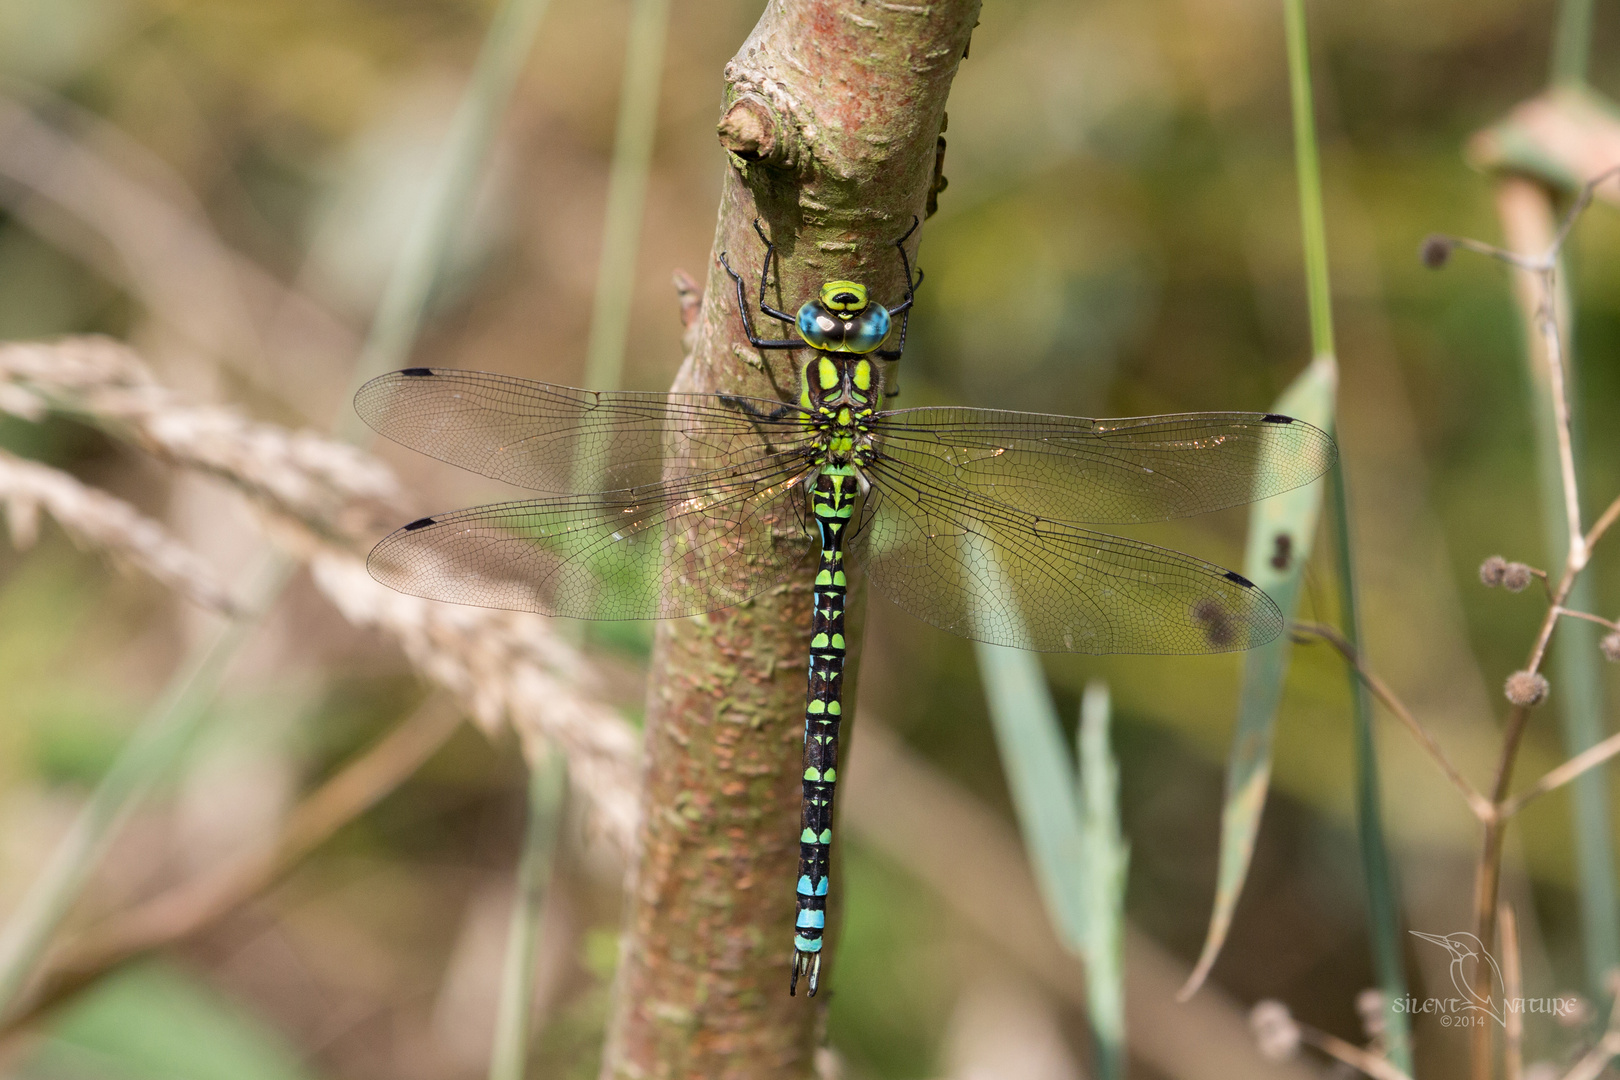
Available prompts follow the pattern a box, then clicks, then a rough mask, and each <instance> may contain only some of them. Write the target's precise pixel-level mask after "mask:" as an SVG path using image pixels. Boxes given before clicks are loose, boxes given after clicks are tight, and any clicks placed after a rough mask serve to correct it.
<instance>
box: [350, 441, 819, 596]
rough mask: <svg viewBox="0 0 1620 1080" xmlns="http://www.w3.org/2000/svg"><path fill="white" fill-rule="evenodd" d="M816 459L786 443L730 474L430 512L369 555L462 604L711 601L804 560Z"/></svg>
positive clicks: (389, 575)
mask: <svg viewBox="0 0 1620 1080" xmlns="http://www.w3.org/2000/svg"><path fill="white" fill-rule="evenodd" d="M806 468H807V467H806V465H805V463H804V460H803V458H802V457H801V456H800V455H796V454H795V455H776V456H774V457H772V458H769V459H767V460H764V461H759V462H753V463H751V464H750V465H749V466H747V467H746V468H743V469H739V470H737V471H734V472H732V473H731V474H730V475H720V474H716V473H710V474H705V475H703V476H698V477H690V478H684V479H677V480H670V481H666V482H663V483H659V484H651V485H646V486H643V487H639V488H630V489H626V490H622V491H610V492H607V493H605V494H598V495H590V496H564V497H559V498H554V499H538V500H533V501H528V502H514V503H504V504H501V505H497V506H482V507H476V508H474V509H471V510H460V511H457V512H455V513H450V514H442V515H438V516H435V517H431V518H423V519H422V520H421V521H415V522H412V523H411V524H409V525H407V526H405V527H404V528H403V529H400V530H398V531H397V532H395V533H393V534H392V535H390V536H388V537H386V538H385V539H384V540H383V541H382V542H381V543H380V544H378V545H377V546H376V548H374V549H373V550H372V552H371V557H370V559H369V560H367V567H368V568H369V569H370V571H371V574H372V576H373V577H375V578H376V579H377V580H378V581H380V582H382V583H383V584H384V585H387V586H389V587H390V588H393V589H397V590H399V591H400V592H404V593H410V594H411V595H413V596H424V597H427V598H429V599H433V600H445V601H448V602H450V603H454V604H473V605H477V606H479V607H495V608H510V609H514V610H518V611H537V612H540V613H541V614H544V615H564V616H570V617H572V618H577V619H667V618H675V617H678V616H682V615H696V614H699V613H702V612H705V611H714V610H717V609H719V608H723V607H730V606H731V605H733V604H737V603H741V602H742V601H743V600H746V599H748V598H749V597H750V596H754V595H756V594H757V593H759V592H762V591H764V590H765V589H767V588H769V587H770V586H772V585H774V584H776V583H777V582H778V581H780V580H782V579H783V577H784V576H785V575H786V574H787V573H790V572H792V571H793V570H794V569H802V568H803V567H807V566H808V560H807V556H808V554H809V552H810V547H809V545H808V544H806V543H805V542H804V541H805V539H806V537H807V536H808V532H807V529H806V527H805V522H804V520H803V495H802V492H801V490H800V488H799V486H798V485H799V484H800V483H801V482H802V481H803V479H804V476H805V474H806ZM782 546H785V547H786V548H787V554H788V557H787V558H786V559H784V558H783V557H782V552H781V551H780V550H779V548H780V547H782ZM784 567H786V568H784Z"/></svg>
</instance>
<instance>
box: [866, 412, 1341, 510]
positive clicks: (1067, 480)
mask: <svg viewBox="0 0 1620 1080" xmlns="http://www.w3.org/2000/svg"><path fill="white" fill-rule="evenodd" d="M877 431H878V433H879V434H880V435H881V437H882V441H881V445H880V448H879V449H880V453H882V454H883V455H885V456H886V457H889V458H892V459H894V460H895V462H896V463H898V464H899V465H900V466H901V467H902V468H903V469H904V470H905V471H906V472H907V473H908V474H911V475H917V476H924V475H926V477H927V478H928V480H929V481H930V482H931V483H932V484H933V485H936V486H938V487H940V488H945V489H949V490H950V491H951V492H952V493H953V494H961V493H972V492H977V493H979V494H980V495H982V496H984V497H987V498H989V499H991V500H994V501H996V502H1000V503H1004V504H1006V505H1007V506H1010V507H1013V508H1016V509H1018V510H1022V511H1024V512H1026V513H1029V514H1034V515H1037V516H1039V517H1043V518H1056V519H1057V520H1059V521H1073V522H1089V523H1093V524H1123V523H1128V522H1136V521H1163V520H1165V519H1167V518H1177V517H1188V516H1191V515H1194V514H1202V513H1206V512H1208V511H1210V510H1219V509H1221V508H1223V507H1228V506H1238V505H1241V504H1243V503H1247V502H1253V501H1255V500H1256V499H1264V498H1267V497H1268V496H1271V495H1276V494H1278V493H1280V492H1283V491H1288V490H1290V489H1292V488H1296V487H1299V486H1301V485H1303V484H1308V483H1310V482H1311V481H1312V480H1314V479H1316V478H1317V477H1318V476H1321V475H1322V474H1323V473H1324V472H1326V471H1327V470H1328V469H1329V468H1330V467H1332V465H1333V460H1334V457H1335V456H1336V454H1337V450H1336V449H1335V447H1334V445H1333V440H1332V439H1331V438H1330V437H1329V436H1328V435H1327V434H1326V433H1325V432H1323V431H1321V430H1320V429H1318V428H1314V427H1312V426H1311V425H1310V424H1307V423H1305V422H1304V421H1302V420H1295V419H1293V418H1292V417H1287V416H1279V415H1277V414H1274V413H1185V414H1182V415H1177V416H1147V417H1139V418H1136V419H1129V420H1087V419H1084V418H1082V417H1071V416H1046V415H1041V414H1038V413H1017V412H1001V411H995V410H990V409H955V408H934V409H902V410H898V411H895V412H890V413H884V414H882V416H881V417H880V418H879V420H878V422H877Z"/></svg>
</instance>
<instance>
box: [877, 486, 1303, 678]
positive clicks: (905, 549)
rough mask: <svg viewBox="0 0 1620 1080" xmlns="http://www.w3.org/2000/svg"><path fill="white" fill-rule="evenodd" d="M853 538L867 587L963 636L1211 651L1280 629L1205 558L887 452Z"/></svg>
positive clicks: (1048, 648)
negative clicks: (1033, 506) (947, 480)
mask: <svg viewBox="0 0 1620 1080" xmlns="http://www.w3.org/2000/svg"><path fill="white" fill-rule="evenodd" d="M869 471H870V473H871V477H872V480H873V484H874V486H873V490H872V493H871V495H870V496H869V497H868V500H867V505H866V507H865V508H864V509H863V516H862V524H861V529H860V532H859V534H858V535H857V538H856V547H857V550H858V551H859V552H860V554H861V555H862V557H864V560H865V563H866V573H867V576H868V578H870V580H871V582H872V584H873V586H874V587H875V588H876V589H877V590H878V591H879V592H881V593H883V594H884V595H885V596H887V597H888V598H889V599H890V600H892V601H894V602H895V603H896V604H898V605H899V606H900V607H902V608H904V609H905V610H906V611H908V612H910V613H911V614H913V615H915V616H916V617H918V618H919V619H922V620H924V621H926V622H930V623H933V624H934V625H935V626H938V627H939V628H941V629H943V630H948V631H950V632H951V633H953V634H960V635H961V636H963V637H968V638H974V639H976V640H979V641H988V642H992V643H994V644H997V645H1009V646H1012V647H1014V648H1019V649H1032V650H1035V651H1038V652H1078V653H1208V652H1227V651H1232V650H1239V649H1250V648H1253V647H1254V646H1256V645H1260V644H1263V643H1265V642H1267V641H1270V640H1272V639H1273V638H1275V637H1276V636H1277V635H1278V634H1280V633H1281V632H1282V629H1283V617H1282V613H1281V612H1280V611H1278V609H1277V605H1276V604H1274V603H1272V601H1271V598H1270V597H1268V596H1267V595H1266V594H1265V593H1264V592H1262V591H1261V590H1260V589H1259V588H1257V587H1255V586H1254V585H1253V584H1252V583H1250V582H1249V581H1247V580H1246V579H1244V578H1243V577H1241V576H1239V575H1238V574H1235V573H1232V572H1230V571H1228V570H1225V569H1223V568H1221V567H1219V566H1215V565H1214V564H1212V563H1207V562H1204V561H1202V560H1200V559H1195V558H1193V557H1192V556H1190V555H1183V554H1182V553H1180V552H1178V551H1171V550H1169V549H1167V548H1160V547H1154V546H1153V545H1151V544H1144V543H1140V542H1138V541H1135V540H1128V539H1125V538H1124V537H1119V536H1109V535H1107V534H1105V533H1097V532H1090V531H1088V530H1085V529H1081V528H1079V527H1077V526H1075V525H1071V524H1067V523H1064V522H1057V521H1052V520H1050V519H1046V518H1041V517H1038V516H1036V515H1033V514H1028V513H1024V512H1022V511H1020V510H1017V509H1014V508H1012V507H1008V506H1004V505H1001V504H999V503H996V502H993V501H991V500H989V499H986V498H983V497H982V496H978V495H976V494H973V493H971V492H967V493H962V492H958V491H955V490H952V489H947V488H944V487H942V486H938V485H936V484H934V482H933V478H932V476H931V475H930V474H927V473H924V474H922V475H921V476H918V475H916V474H913V473H909V472H902V471H900V470H897V469H895V468H894V467H893V464H892V463H891V462H878V463H876V464H875V465H874V466H872V467H871V469H870V470H869Z"/></svg>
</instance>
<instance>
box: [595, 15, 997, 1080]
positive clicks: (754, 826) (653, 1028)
mask: <svg viewBox="0 0 1620 1080" xmlns="http://www.w3.org/2000/svg"><path fill="white" fill-rule="evenodd" d="M978 9H979V2H978V0H939V2H934V3H915V4H913V3H880V2H870V0H771V2H770V3H769V4H768V6H767V8H766V10H765V13H764V15H763V16H762V17H761V18H760V21H759V24H758V26H756V27H755V29H754V32H753V34H752V35H750V37H749V39H748V41H747V42H746V43H744V45H743V47H742V49H741V50H740V51H739V52H738V53H737V55H736V57H735V58H734V59H733V60H732V61H731V63H730V64H728V65H727V67H726V83H727V88H726V99H725V103H724V104H725V109H724V110H723V114H722V118H721V122H720V125H719V137H720V142H721V145H722V146H723V147H725V149H726V152H727V156H728V159H729V161H730V164H731V166H732V167H731V170H730V172H729V174H728V176H727V179H726V184H725V189H724V191H723V193H722V196H721V202H720V218H719V223H718V226H717V228H716V230H715V246H714V251H713V252H712V255H711V260H710V266H709V273H708V278H707V289H706V292H705V294H704V300H703V309H702V312H701V314H700V316H699V319H700V322H699V325H698V327H697V334H696V336H695V339H694V347H693V352H692V355H691V356H689V357H688V358H687V361H686V363H685V365H684V366H683V367H682V369H681V372H680V375H679V376H678V377H677V379H676V381H675V386H674V389H675V390H677V391H686V392H704V393H714V392H722V391H723V392H732V393H742V394H749V395H755V396H759V397H773V398H783V399H793V398H796V397H797V387H798V367H799V365H800V364H802V363H803V361H804V359H805V357H806V355H807V354H806V353H805V352H802V351H797V352H792V353H789V352H780V351H772V352H766V353H764V354H763V355H762V354H760V353H758V352H756V351H755V350H753V349H752V348H750V347H749V345H748V342H747V338H746V337H745V335H744V333H743V328H742V323H741V320H740V319H739V317H738V311H737V302H736V293H735V290H734V288H733V287H732V284H731V281H730V279H729V278H728V277H727V276H726V274H725V271H724V270H723V269H722V268H721V267H720V264H719V255H720V253H721V252H722V251H725V252H728V253H729V256H728V257H729V258H730V260H731V264H732V266H733V267H735V268H736V269H737V270H738V271H740V272H741V273H742V274H743V275H744V276H745V278H747V279H748V280H749V281H752V282H756V283H757V281H758V276H759V272H760V266H761V262H762V258H763V255H764V251H763V247H762V245H761V244H760V241H759V239H758V237H757V236H755V234H754V231H753V221H754V218H755V217H756V216H757V217H758V218H759V219H760V221H761V224H762V225H763V226H764V228H765V231H766V233H767V235H769V236H771V237H772V238H773V239H774V240H775V242H776V244H777V245H778V251H779V253H780V267H781V273H780V278H781V281H780V283H779V284H777V285H775V286H774V287H773V288H772V290H771V301H772V303H773V304H775V305H776V306H778V307H782V308H785V309H786V310H788V311H793V310H796V309H797V308H798V306H799V304H801V303H803V302H804V301H805V300H806V299H809V298H810V297H812V296H813V295H815V292H816V290H817V289H818V288H819V286H820V284H821V282H823V281H826V280H829V279H835V278H847V279H851V280H855V281H860V282H863V283H865V284H866V285H867V286H868V287H869V288H870V289H871V290H872V295H873V296H874V298H875V299H876V300H877V301H879V302H882V303H886V304H890V305H892V304H895V303H897V302H899V301H900V300H901V299H902V298H903V297H904V295H905V279H904V276H903V272H902V269H901V265H900V261H899V258H898V257H897V255H896V253H895V249H894V240H895V239H896V238H897V237H899V236H900V235H901V234H902V233H904V232H905V231H906V229H907V228H908V227H909V226H910V224H911V221H912V218H913V216H921V215H922V214H923V213H924V207H925V206H926V205H927V203H928V201H929V196H930V194H931V193H932V192H934V191H935V190H936V183H935V179H936V178H935V172H936V161H937V153H936V151H937V147H938V141H939V133H940V131H941V128H942V126H943V123H944V115H945V97H946V94H947V92H948V90H949V88H950V83H951V79H952V77H953V76H954V75H955V73H956V66H957V64H958V63H959V62H960V61H961V59H962V57H963V54H964V52H965V51H966V49H967V44H968V38H969V35H970V34H971V32H972V28H973V26H974V23H975V21H976V18H977V14H978ZM756 317H757V315H756ZM787 329H788V328H787V327H785V326H783V325H782V324H780V323H775V322H771V321H770V320H766V324H765V325H763V326H761V332H762V334H763V336H767V337H781V336H785V335H784V333H783V332H784V331H786V330H787ZM779 526H780V528H779V535H780V536H781V537H782V541H781V543H779V544H778V545H777V550H776V552H775V553H774V555H773V556H772V559H773V560H775V562H773V563H771V564H760V565H752V566H743V567H738V568H737V574H738V576H739V577H756V576H764V575H774V574H775V573H776V572H777V570H778V569H779V568H780V567H781V566H783V565H787V564H794V565H807V564H805V563H804V556H805V555H806V554H807V552H808V548H809V546H810V541H809V539H808V538H806V537H804V536H803V533H802V526H801V525H800V524H799V523H798V522H797V520H796V519H789V518H788V517H784V519H783V520H782V521H781V522H780V523H779ZM809 625H810V575H809V574H808V573H804V574H800V575H798V576H797V577H795V578H792V579H790V580H788V581H787V582H786V583H785V584H783V585H782V586H780V587H777V588H773V589H771V590H769V591H768V592H766V593H765V594H764V595H761V596H759V597H757V598H756V599H754V600H753V601H751V602H749V603H747V604H745V605H743V606H740V607H737V608H732V609H728V610H725V611H720V612H716V613H714V614H711V615H708V616H706V617H702V618H697V619H686V620H680V621H676V622H669V623H664V624H662V625H660V627H659V629H658V638H657V645H656V648H655V650H654V655H653V666H652V673H651V686H650V691H649V700H648V710H647V729H646V762H647V764H646V779H645V784H644V789H643V807H644V814H643V816H642V825H641V832H640V837H639V854H638V856H637V866H636V872H635V884H634V887H633V889H632V892H631V895H630V897H629V901H628V913H627V916H626V924H625V934H626V937H625V944H624V951H623V965H622V968H621V971H620V976H619V982H618V988H617V999H616V1002H615V1014H614V1017H613V1021H612V1031H611V1035H610V1039H609V1046H608V1051H607V1056H606V1060H605V1062H604V1065H603V1076H604V1077H608V1078H619V1077H624V1078H628V1077H637V1078H640V1077H703V1078H704V1080H719V1078H738V1080H742V1078H754V1077H759V1078H764V1077H770V1078H772V1080H780V1078H794V1077H806V1076H809V1075H810V1074H811V1069H812V1059H813V1050H814V1045H815V1036H816V1031H817V1029H818V1023H817V1018H818V1012H819V1009H820V1008H821V1006H822V1005H823V1004H824V1003H825V1002H826V1000H827V997H826V994H827V992H828V991H831V990H836V985H837V973H836V971H835V970H832V969H831V965H830V966H829V969H828V970H827V971H826V973H825V975H824V986H825V988H826V989H825V990H823V995H822V996H821V997H818V998H816V999H815V1000H808V999H806V998H805V997H804V996H802V994H801V996H799V997H797V998H792V997H789V996H788V972H789V966H790V957H791V954H792V949H791V941H792V916H793V909H794V901H793V888H794V883H795V880H796V877H795V875H796V873H797V871H796V860H797V857H798V831H799V828H798V826H799V799H800V792H801V774H802V772H803V765H802V760H801V758H802V735H803V715H804V698H805V680H806V656H807V650H808V632H809ZM851 711H852V710H850V709H849V708H846V709H845V713H846V715H848V714H849V713H850V712H851ZM836 888H837V876H836V864H835V876H834V889H835V890H836ZM838 910H839V905H838V903H837V901H836V899H835V901H834V903H833V904H832V916H833V917H832V925H834V926H836V921H837V913H838ZM833 941H834V943H835V942H836V931H835V932H834V934H833ZM831 959H832V956H829V961H830V960H831Z"/></svg>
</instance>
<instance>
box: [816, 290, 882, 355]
mask: <svg viewBox="0 0 1620 1080" xmlns="http://www.w3.org/2000/svg"><path fill="white" fill-rule="evenodd" d="M795 323H796V325H797V327H798V330H799V336H800V337H802V338H804V341H805V344H807V345H809V346H810V347H811V348H812V349H820V350H822V351H824V352H851V353H869V352H872V351H873V350H875V349H876V348H877V347H878V346H879V345H882V344H883V339H884V338H886V337H888V336H889V312H888V309H886V308H884V307H883V306H882V305H881V304H873V303H872V302H871V301H870V300H869V299H868V298H867V295H866V286H865V285H861V284H858V283H856V282H853V281H829V282H827V283H826V284H825V285H823V286H822V287H821V295H820V296H818V297H817V298H816V299H814V300H811V301H809V302H808V303H806V304H805V305H804V306H803V307H802V308H800V309H799V315H798V318H797V319H796V320H795Z"/></svg>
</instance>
